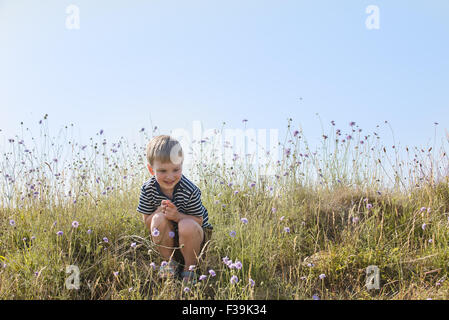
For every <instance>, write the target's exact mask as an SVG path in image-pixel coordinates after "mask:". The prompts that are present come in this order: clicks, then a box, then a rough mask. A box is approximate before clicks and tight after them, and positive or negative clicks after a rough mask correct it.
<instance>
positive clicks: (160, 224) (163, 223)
mask: <svg viewBox="0 0 449 320" xmlns="http://www.w3.org/2000/svg"><path fill="white" fill-rule="evenodd" d="M169 223H170V221H169V220H168V219H167V218H166V217H165V215H164V214H163V213H159V212H158V213H153V217H151V223H150V226H151V228H158V229H163V228H166V227H168V226H169Z"/></svg>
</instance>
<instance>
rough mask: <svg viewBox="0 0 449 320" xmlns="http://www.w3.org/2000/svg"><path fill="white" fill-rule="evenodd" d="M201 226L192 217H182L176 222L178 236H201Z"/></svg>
mask: <svg viewBox="0 0 449 320" xmlns="http://www.w3.org/2000/svg"><path fill="white" fill-rule="evenodd" d="M202 232H203V230H202V228H201V226H200V225H199V224H198V223H197V222H196V221H195V220H193V219H182V220H180V221H179V222H178V233H179V236H180V237H183V236H186V237H192V236H198V237H200V236H202Z"/></svg>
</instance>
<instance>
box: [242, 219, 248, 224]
mask: <svg viewBox="0 0 449 320" xmlns="http://www.w3.org/2000/svg"><path fill="white" fill-rule="evenodd" d="M240 221H242V223H244V224H247V223H248V219H246V218H241V219H240Z"/></svg>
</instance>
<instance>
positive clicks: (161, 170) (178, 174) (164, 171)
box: [148, 160, 182, 191]
mask: <svg viewBox="0 0 449 320" xmlns="http://www.w3.org/2000/svg"><path fill="white" fill-rule="evenodd" d="M148 170H150V173H151V174H152V175H155V176H156V181H157V182H158V183H159V185H160V186H161V188H163V189H164V190H169V191H171V190H173V188H174V187H175V185H176V184H177V183H178V182H179V181H180V180H181V178H182V162H181V163H180V164H173V163H171V162H166V163H162V162H160V161H158V160H155V161H154V164H153V166H151V165H150V164H148Z"/></svg>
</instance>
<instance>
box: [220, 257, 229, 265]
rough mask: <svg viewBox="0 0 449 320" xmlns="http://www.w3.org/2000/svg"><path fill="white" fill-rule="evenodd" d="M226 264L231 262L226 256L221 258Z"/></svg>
mask: <svg viewBox="0 0 449 320" xmlns="http://www.w3.org/2000/svg"><path fill="white" fill-rule="evenodd" d="M221 260H222V261H223V263H224V264H227V263H228V262H229V258H228V257H227V256H226V257H224V258H223V259H221Z"/></svg>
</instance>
